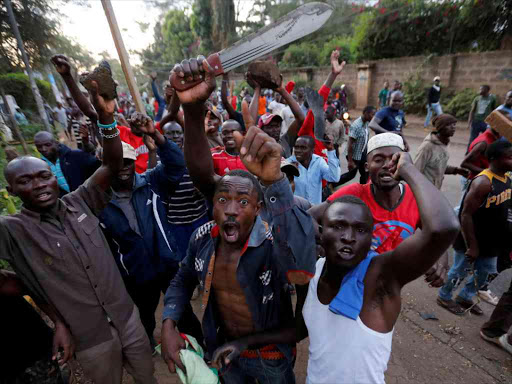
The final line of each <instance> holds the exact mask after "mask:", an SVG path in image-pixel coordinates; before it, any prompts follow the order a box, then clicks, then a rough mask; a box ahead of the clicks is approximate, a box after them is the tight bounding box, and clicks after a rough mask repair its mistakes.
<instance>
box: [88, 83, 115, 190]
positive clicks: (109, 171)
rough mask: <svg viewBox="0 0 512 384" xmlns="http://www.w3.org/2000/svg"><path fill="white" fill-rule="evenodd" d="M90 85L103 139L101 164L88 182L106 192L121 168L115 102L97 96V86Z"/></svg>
mask: <svg viewBox="0 0 512 384" xmlns="http://www.w3.org/2000/svg"><path fill="white" fill-rule="evenodd" d="M92 84H93V89H92V92H91V96H92V100H93V103H94V108H95V109H96V111H97V112H98V127H99V130H100V134H101V136H102V137H103V163H102V165H101V167H100V168H99V169H98V170H97V171H96V172H94V174H93V175H92V176H91V177H90V178H89V179H88V182H89V183H92V184H94V185H97V186H98V187H100V188H101V189H102V190H103V191H107V190H109V189H110V184H111V182H112V178H113V177H114V176H115V175H116V174H117V172H119V170H120V169H121V168H122V167H123V147H122V145H121V139H120V138H119V130H118V129H117V128H116V125H115V124H114V122H115V120H114V107H115V100H106V99H104V98H103V97H102V96H100V95H99V94H98V84H97V83H96V82H95V81H93V82H92ZM102 126H103V127H102Z"/></svg>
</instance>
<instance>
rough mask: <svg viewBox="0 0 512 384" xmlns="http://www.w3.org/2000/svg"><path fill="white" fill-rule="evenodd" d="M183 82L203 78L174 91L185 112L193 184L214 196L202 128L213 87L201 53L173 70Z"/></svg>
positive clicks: (213, 178)
mask: <svg viewBox="0 0 512 384" xmlns="http://www.w3.org/2000/svg"><path fill="white" fill-rule="evenodd" d="M173 72H174V73H177V74H178V76H179V77H181V78H182V79H183V81H185V82H187V81H188V79H189V78H193V79H199V76H202V78H204V79H205V80H204V81H203V82H202V83H200V84H199V85H196V86H195V87H193V88H191V89H189V90H187V91H183V92H176V94H177V95H178V97H179V99H180V102H181V105H182V106H183V111H184V114H185V130H184V131H185V132H184V134H185V144H184V154H185V161H186V164H187V168H188V171H189V174H190V177H191V178H192V181H193V182H194V185H195V187H196V188H197V189H199V190H200V191H201V192H202V193H203V194H204V195H205V196H209V197H211V196H213V190H214V188H215V182H216V181H217V180H218V178H219V176H218V175H216V174H215V171H214V169H213V160H212V155H211V152H210V148H209V145H208V140H207V138H206V133H205V131H204V117H205V112H206V109H205V106H204V103H205V101H206V100H208V97H209V96H210V94H211V93H212V92H213V90H214V89H215V87H216V82H215V77H214V75H213V70H212V69H211V67H210V66H209V64H208V63H207V62H206V60H205V59H204V57H203V56H199V57H198V58H197V59H190V60H184V61H183V62H182V63H181V64H176V66H175V67H174V69H173Z"/></svg>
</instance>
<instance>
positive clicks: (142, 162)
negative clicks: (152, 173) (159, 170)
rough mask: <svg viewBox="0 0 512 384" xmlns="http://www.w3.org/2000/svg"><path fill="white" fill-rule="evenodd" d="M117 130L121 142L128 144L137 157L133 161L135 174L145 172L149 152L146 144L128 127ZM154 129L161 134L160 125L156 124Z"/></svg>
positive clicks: (119, 127)
mask: <svg viewBox="0 0 512 384" xmlns="http://www.w3.org/2000/svg"><path fill="white" fill-rule="evenodd" d="M117 128H118V129H119V137H120V138H121V141H124V142H125V143H127V144H130V145H131V146H132V147H133V148H134V149H135V153H136V155H137V160H135V172H137V173H144V172H146V169H147V168H148V159H149V151H148V147H146V144H144V140H142V137H139V136H136V135H134V134H133V133H132V130H131V129H130V128H128V127H124V126H122V125H118V126H117ZM155 128H156V129H158V130H159V131H160V133H162V130H161V129H160V123H156V124H155Z"/></svg>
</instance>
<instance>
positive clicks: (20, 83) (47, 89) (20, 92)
mask: <svg viewBox="0 0 512 384" xmlns="http://www.w3.org/2000/svg"><path fill="white" fill-rule="evenodd" d="M36 84H37V88H39V92H40V93H41V96H42V97H43V99H44V100H46V102H47V103H48V104H55V97H54V95H53V92H52V88H51V86H50V83H49V82H48V81H44V80H37V79H36ZM0 86H2V87H3V89H4V91H5V93H6V94H8V95H12V96H13V97H14V98H15V99H16V103H18V105H19V106H20V108H21V109H24V110H31V111H37V105H36V101H35V99H34V95H33V94H32V90H31V89H30V81H29V79H28V76H27V75H25V74H24V73H8V74H5V75H0Z"/></svg>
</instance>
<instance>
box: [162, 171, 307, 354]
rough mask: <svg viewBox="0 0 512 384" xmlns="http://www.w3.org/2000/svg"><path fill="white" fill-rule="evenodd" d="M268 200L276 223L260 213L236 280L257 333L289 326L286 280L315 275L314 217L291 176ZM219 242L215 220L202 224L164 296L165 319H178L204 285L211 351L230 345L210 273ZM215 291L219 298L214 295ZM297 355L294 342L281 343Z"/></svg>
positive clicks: (270, 189) (267, 194)
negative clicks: (300, 203) (298, 201)
mask: <svg viewBox="0 0 512 384" xmlns="http://www.w3.org/2000/svg"><path fill="white" fill-rule="evenodd" d="M265 204H266V206H267V210H268V213H269V214H270V216H271V217H272V222H273V225H272V226H271V227H270V226H269V225H268V224H267V223H265V222H264V221H263V220H262V219H261V217H260V216H257V218H256V221H255V223H254V226H253V228H252V231H251V234H250V235H249V239H248V240H247V243H246V246H245V248H244V250H243V252H242V255H241V256H240V260H239V263H238V267H237V271H236V278H237V280H238V282H239V284H240V286H241V287H242V289H243V291H244V294H245V298H246V301H247V304H248V306H249V310H250V311H251V314H252V318H253V320H254V325H255V327H256V332H263V331H267V330H271V329H275V328H281V327H284V326H286V325H288V324H290V322H293V307H292V304H291V297H290V292H289V291H288V290H286V289H284V287H285V286H286V283H288V282H291V283H305V282H306V281H307V280H309V278H310V277H312V276H314V274H315V263H316V254H315V251H316V245H315V231H314V228H313V221H312V219H311V216H309V215H308V214H307V213H306V212H304V211H303V210H301V209H300V208H298V207H297V206H295V204H294V200H293V194H292V190H291V188H290V184H289V183H288V180H287V179H286V178H283V179H282V180H281V181H278V182H276V183H274V184H272V185H271V186H270V187H268V188H267V189H266V191H265ZM218 243H219V228H218V227H217V226H216V225H215V222H213V221H212V222H209V223H207V224H205V225H203V226H201V227H199V228H198V229H197V230H196V231H195V232H194V234H193V235H192V237H191V239H190V245H189V247H188V251H187V256H186V257H185V259H184V260H183V262H182V263H181V268H180V270H179V271H178V273H177V274H176V276H175V277H174V279H173V280H172V282H171V284H170V286H169V289H168V290H167V293H166V294H165V299H164V305H165V307H164V311H163V320H165V319H168V318H171V319H173V320H174V321H176V322H178V321H179V320H180V318H181V316H182V314H183V311H184V310H185V308H186V305H187V304H188V303H189V302H190V298H191V297H192V293H193V292H194V288H195V287H196V285H197V284H200V285H201V287H203V290H204V293H203V298H202V300H203V304H202V307H203V308H204V309H205V312H204V316H203V332H204V336H205V341H206V347H207V350H208V352H209V354H210V357H211V354H212V353H213V351H215V349H216V348H218V347H219V346H221V345H222V344H223V343H225V342H226V341H227V340H226V337H225V335H224V334H223V331H222V326H221V321H220V318H219V314H218V311H217V308H216V305H215V290H214V289H213V284H212V285H209V283H208V281H212V280H213V277H212V279H211V280H207V277H208V276H210V275H212V274H214V270H213V264H215V260H213V262H212V258H214V257H215V251H216V248H217V245H218ZM212 295H213V296H212ZM277 346H278V348H279V350H280V351H281V352H283V353H284V354H285V355H286V356H287V358H289V359H290V360H291V359H292V347H293V346H292V345H288V344H279V345H277Z"/></svg>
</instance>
